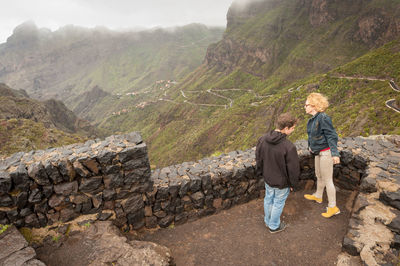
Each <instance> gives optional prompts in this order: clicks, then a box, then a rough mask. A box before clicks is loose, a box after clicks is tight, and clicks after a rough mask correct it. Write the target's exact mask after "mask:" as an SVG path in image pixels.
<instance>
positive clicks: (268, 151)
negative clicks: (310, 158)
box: [256, 130, 300, 189]
mask: <svg viewBox="0 0 400 266" xmlns="http://www.w3.org/2000/svg"><path fill="white" fill-rule="evenodd" d="M256 163H257V165H256V169H257V173H259V174H262V175H263V177H264V181H265V182H266V183H267V184H268V185H269V186H270V187H275V188H279V189H282V188H287V187H291V188H296V186H297V184H298V182H299V175H300V166H299V157H298V156H297V150H296V146H294V144H293V143H291V142H290V141H289V140H287V139H286V134H283V133H281V132H279V131H275V130H274V131H271V132H269V133H267V134H265V135H264V136H262V137H261V138H260V139H259V140H258V143H257V147H256Z"/></svg>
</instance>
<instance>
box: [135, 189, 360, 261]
mask: <svg viewBox="0 0 400 266" xmlns="http://www.w3.org/2000/svg"><path fill="white" fill-rule="evenodd" d="M308 192H310V191H301V192H296V193H291V194H290V196H289V198H288V200H287V203H286V206H285V209H284V212H283V220H284V221H285V222H287V223H288V224H289V227H288V228H287V229H286V230H285V231H283V232H280V233H277V234H271V233H269V231H268V229H267V228H266V227H265V225H264V222H263V206H262V204H263V199H257V200H254V201H252V202H249V203H247V204H244V205H239V206H235V207H233V208H231V209H229V210H225V211H222V212H221V213H219V214H216V215H212V216H208V217H205V218H202V219H200V220H197V221H194V222H190V223H186V224H184V225H180V226H176V227H175V228H168V229H162V230H158V231H155V232H147V233H143V234H141V235H136V236H134V237H133V236H132V238H136V239H142V240H146V241H153V242H156V243H159V244H162V245H165V246H167V247H169V248H170V249H171V251H172V255H173V257H174V259H175V262H176V264H177V265H178V266H180V265H182V266H183V265H185V266H186V265H218V266H222V265H335V263H336V259H337V256H338V254H339V253H340V252H341V245H342V239H343V237H344V235H345V233H346V228H347V224H348V219H349V216H350V211H349V208H350V207H351V203H352V198H351V197H350V195H351V194H350V193H349V192H346V191H342V192H340V191H338V193H337V201H338V206H339V207H340V209H341V214H340V215H338V216H335V217H333V218H331V219H325V218H323V217H322V216H321V214H320V213H321V212H323V211H324V209H325V207H326V203H323V204H317V203H313V202H309V201H307V200H305V199H304V198H303V194H304V193H308ZM324 202H326V199H324ZM345 206H347V208H346V207H345Z"/></svg>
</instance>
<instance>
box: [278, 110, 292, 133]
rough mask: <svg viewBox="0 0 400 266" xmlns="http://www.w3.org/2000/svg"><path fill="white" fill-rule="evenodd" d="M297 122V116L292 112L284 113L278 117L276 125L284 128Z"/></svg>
mask: <svg viewBox="0 0 400 266" xmlns="http://www.w3.org/2000/svg"><path fill="white" fill-rule="evenodd" d="M296 124H297V118H296V117H294V116H293V115H292V114H290V113H283V114H281V115H279V116H278V119H276V121H275V126H276V127H277V129H279V130H281V129H284V128H285V127H288V128H291V127H292V126H294V125H296Z"/></svg>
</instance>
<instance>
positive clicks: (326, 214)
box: [321, 206, 340, 218]
mask: <svg viewBox="0 0 400 266" xmlns="http://www.w3.org/2000/svg"><path fill="white" fill-rule="evenodd" d="M339 213H340V210H339V208H338V207H336V206H335V207H332V208H331V207H327V208H326V212H324V213H321V215H322V216H324V217H325V218H331V217H332V216H333V215H337V214H339Z"/></svg>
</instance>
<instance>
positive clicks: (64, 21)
mask: <svg viewBox="0 0 400 266" xmlns="http://www.w3.org/2000/svg"><path fill="white" fill-rule="evenodd" d="M232 2H233V0H0V4H1V6H2V8H1V9H2V12H1V13H0V43H4V42H6V40H7V38H8V37H9V36H11V34H12V31H13V29H14V28H15V27H16V26H18V25H20V24H21V23H23V22H25V21H27V20H32V21H34V22H35V24H36V25H37V26H38V27H39V28H49V29H51V30H52V31H54V30H57V29H58V28H59V27H62V26H65V25H69V24H73V25H78V26H84V27H88V28H92V27H95V26H105V27H107V28H109V29H128V28H135V27H146V28H152V27H156V26H161V27H171V26H181V25H186V24H190V23H193V22H197V23H203V24H206V25H212V26H226V13H227V12H228V9H229V6H230V5H231V3H232Z"/></svg>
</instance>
